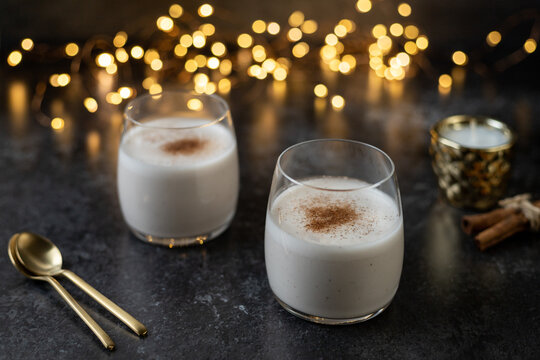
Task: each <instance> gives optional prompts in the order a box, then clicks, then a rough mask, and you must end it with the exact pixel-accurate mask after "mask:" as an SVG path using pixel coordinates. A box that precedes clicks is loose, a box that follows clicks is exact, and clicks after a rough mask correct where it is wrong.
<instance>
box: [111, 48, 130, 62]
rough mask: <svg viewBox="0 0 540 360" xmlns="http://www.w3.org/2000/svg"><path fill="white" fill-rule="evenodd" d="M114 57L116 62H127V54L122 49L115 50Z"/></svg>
mask: <svg viewBox="0 0 540 360" xmlns="http://www.w3.org/2000/svg"><path fill="white" fill-rule="evenodd" d="M114 55H115V57H116V60H118V62H121V63H125V62H127V61H128V60H129V54H128V53H127V51H126V49H124V48H118V49H116V51H115V52H114Z"/></svg>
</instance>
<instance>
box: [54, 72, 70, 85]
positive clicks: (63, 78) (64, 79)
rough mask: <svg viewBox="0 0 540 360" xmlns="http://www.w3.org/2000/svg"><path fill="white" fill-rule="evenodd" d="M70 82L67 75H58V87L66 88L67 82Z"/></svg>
mask: <svg viewBox="0 0 540 360" xmlns="http://www.w3.org/2000/svg"><path fill="white" fill-rule="evenodd" d="M70 81H71V76H69V74H60V75H58V79H57V82H58V86H67V84H69V82H70Z"/></svg>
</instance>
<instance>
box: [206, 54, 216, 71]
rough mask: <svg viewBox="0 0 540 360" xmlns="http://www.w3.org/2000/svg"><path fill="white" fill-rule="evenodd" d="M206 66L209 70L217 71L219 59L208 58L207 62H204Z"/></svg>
mask: <svg viewBox="0 0 540 360" xmlns="http://www.w3.org/2000/svg"><path fill="white" fill-rule="evenodd" d="M206 66H208V68H209V69H217V68H218V67H219V59H218V58H217V57H215V56H212V57H209V58H208V60H206Z"/></svg>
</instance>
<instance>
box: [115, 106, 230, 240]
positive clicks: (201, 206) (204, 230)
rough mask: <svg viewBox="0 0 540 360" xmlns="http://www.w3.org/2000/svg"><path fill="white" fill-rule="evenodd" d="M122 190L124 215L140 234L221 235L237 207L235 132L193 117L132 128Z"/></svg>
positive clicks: (121, 161) (123, 154)
mask: <svg viewBox="0 0 540 360" xmlns="http://www.w3.org/2000/svg"><path fill="white" fill-rule="evenodd" d="M179 126H181V127H182V129H178V127H179ZM118 192H119V198H120V204H121V207H122V212H123V214H124V218H125V220H126V222H127V223H128V225H129V226H130V227H131V228H132V230H134V232H135V233H138V235H139V236H140V235H143V236H148V235H149V236H152V237H161V238H169V237H170V238H188V237H196V236H204V235H208V234H212V236H217V235H218V234H219V233H220V232H222V231H224V230H225V229H226V228H227V226H228V224H229V223H230V221H231V220H232V217H233V216H234V212H235V209H236V202H237V196H238V158H237V150H236V141H235V138H234V134H232V133H231V130H229V129H228V128H226V127H225V126H222V125H221V124H219V123H215V124H212V123H211V122H210V120H202V119H190V118H174V117H171V118H160V119H155V120H151V121H148V122H145V123H143V124H142V125H141V126H136V127H132V128H130V129H129V130H128V131H127V133H126V134H124V136H123V138H122V143H121V144H120V150H119V157H118Z"/></svg>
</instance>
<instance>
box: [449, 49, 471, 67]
mask: <svg viewBox="0 0 540 360" xmlns="http://www.w3.org/2000/svg"><path fill="white" fill-rule="evenodd" d="M452 61H453V62H454V64H456V65H465V64H467V61H468V57H467V54H465V53H464V52H463V51H459V50H458V51H454V53H453V54H452Z"/></svg>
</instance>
